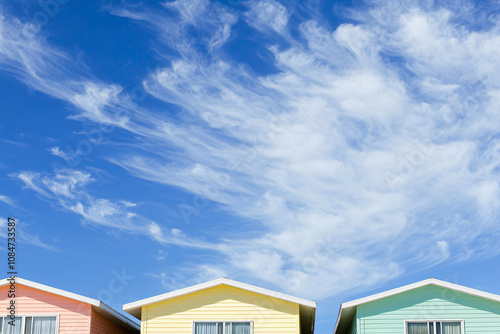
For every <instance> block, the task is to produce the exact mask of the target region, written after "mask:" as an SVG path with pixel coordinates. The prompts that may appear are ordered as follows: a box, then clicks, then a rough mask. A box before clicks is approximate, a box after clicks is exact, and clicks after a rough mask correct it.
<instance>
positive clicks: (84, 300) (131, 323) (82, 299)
mask: <svg viewBox="0 0 500 334" xmlns="http://www.w3.org/2000/svg"><path fill="white" fill-rule="evenodd" d="M15 280H16V284H21V285H25V286H28V287H30V288H34V289H38V290H43V291H46V292H50V293H53V294H56V295H59V296H63V297H66V298H69V299H74V300H77V301H80V302H82V303H86V304H90V305H92V306H95V307H98V308H100V309H102V310H103V311H105V312H106V313H109V314H110V315H112V316H114V317H115V318H117V319H118V320H120V321H122V322H124V323H126V324H128V325H129V326H132V327H133V328H135V329H138V330H140V329H141V326H140V325H139V324H137V323H135V322H134V321H132V320H130V319H128V318H127V317H126V316H124V315H123V314H121V313H119V312H118V311H116V310H115V309H113V308H111V307H110V306H108V305H106V304H104V303H103V302H101V301H100V300H97V299H92V298H89V297H85V296H82V295H78V294H76V293H72V292H68V291H64V290H61V289H57V288H53V287H51V286H48V285H45V284H40V283H36V282H33V281H30V280H27V279H24V278H20V277H16V278H15ZM8 284H10V281H9V279H8V278H4V279H2V280H0V287H2V286H4V285H8Z"/></svg>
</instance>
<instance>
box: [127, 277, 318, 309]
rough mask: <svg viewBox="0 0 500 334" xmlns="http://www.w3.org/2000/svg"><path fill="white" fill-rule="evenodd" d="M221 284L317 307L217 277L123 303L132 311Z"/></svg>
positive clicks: (306, 301) (304, 301) (300, 299)
mask: <svg viewBox="0 0 500 334" xmlns="http://www.w3.org/2000/svg"><path fill="white" fill-rule="evenodd" d="M219 285H229V286H233V287H235V288H240V289H243V290H247V291H251V292H255V293H259V294H262V295H266V296H269V297H273V298H277V299H281V300H285V301H289V302H292V303H296V304H300V305H304V306H309V307H313V308H316V303H315V302H312V301H309V300H305V299H302V298H297V297H293V296H289V295H285V294H283V293H279V292H276V291H272V290H267V289H263V288H259V287H256V286H253V285H249V284H245V283H241V282H236V281H233V280H230V279H228V278H219V279H216V280H213V281H210V282H206V283H202V284H198V285H194V286H190V287H187V288H184V289H180V290H176V291H172V292H168V293H164V294H162V295H158V296H154V297H150V298H146V299H142V300H139V301H136V302H133V303H128V304H125V305H123V310H125V311H126V312H129V313H130V311H132V310H133V309H137V308H141V307H143V306H146V305H150V304H154V303H158V302H162V301H165V300H168V299H172V298H176V297H180V296H184V295H188V294H190V293H193V292H197V291H201V290H205V289H209V288H213V287H216V286H219Z"/></svg>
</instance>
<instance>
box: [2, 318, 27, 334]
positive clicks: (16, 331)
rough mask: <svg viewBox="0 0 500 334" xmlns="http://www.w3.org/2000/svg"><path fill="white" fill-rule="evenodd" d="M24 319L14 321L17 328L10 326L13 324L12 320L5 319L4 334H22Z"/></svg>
mask: <svg viewBox="0 0 500 334" xmlns="http://www.w3.org/2000/svg"><path fill="white" fill-rule="evenodd" d="M22 320H23V319H22V318H16V320H14V323H15V324H16V325H15V326H12V325H10V324H9V322H11V320H10V318H8V317H5V318H3V331H2V334H21V326H22Z"/></svg>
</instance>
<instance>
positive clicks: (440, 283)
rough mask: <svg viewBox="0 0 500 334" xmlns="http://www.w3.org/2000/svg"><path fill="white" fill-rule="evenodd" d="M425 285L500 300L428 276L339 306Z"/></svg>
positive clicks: (348, 305)
mask: <svg viewBox="0 0 500 334" xmlns="http://www.w3.org/2000/svg"><path fill="white" fill-rule="evenodd" d="M426 285H437V286H441V287H443V288H448V289H450V290H456V291H460V292H463V293H466V294H469V295H473V296H478V297H482V298H486V299H490V300H493V301H496V302H500V296H499V295H495V294H493V293H489V292H484V291H481V290H476V289H472V288H468V287H465V286H462V285H458V284H453V283H448V282H445V281H441V280H438V279H435V278H429V279H426V280H423V281H420V282H416V283H413V284H408V285H405V286H402V287H399V288H396V289H392V290H388V291H384V292H381V293H377V294H375V295H371V296H368V297H364V298H360V299H356V300H353V301H350V302H347V303H343V304H342V305H341V308H348V307H352V306H357V305H361V304H366V303H369V302H372V301H375V300H378V299H382V298H385V297H389V296H393V295H396V294H398V293H402V292H406V291H410V290H413V289H417V288H420V287H423V286H426Z"/></svg>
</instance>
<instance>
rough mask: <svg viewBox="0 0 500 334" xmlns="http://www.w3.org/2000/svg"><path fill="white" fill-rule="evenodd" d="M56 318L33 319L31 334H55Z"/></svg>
mask: <svg viewBox="0 0 500 334" xmlns="http://www.w3.org/2000/svg"><path fill="white" fill-rule="evenodd" d="M55 332H56V317H34V318H33V332H32V334H55Z"/></svg>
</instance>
